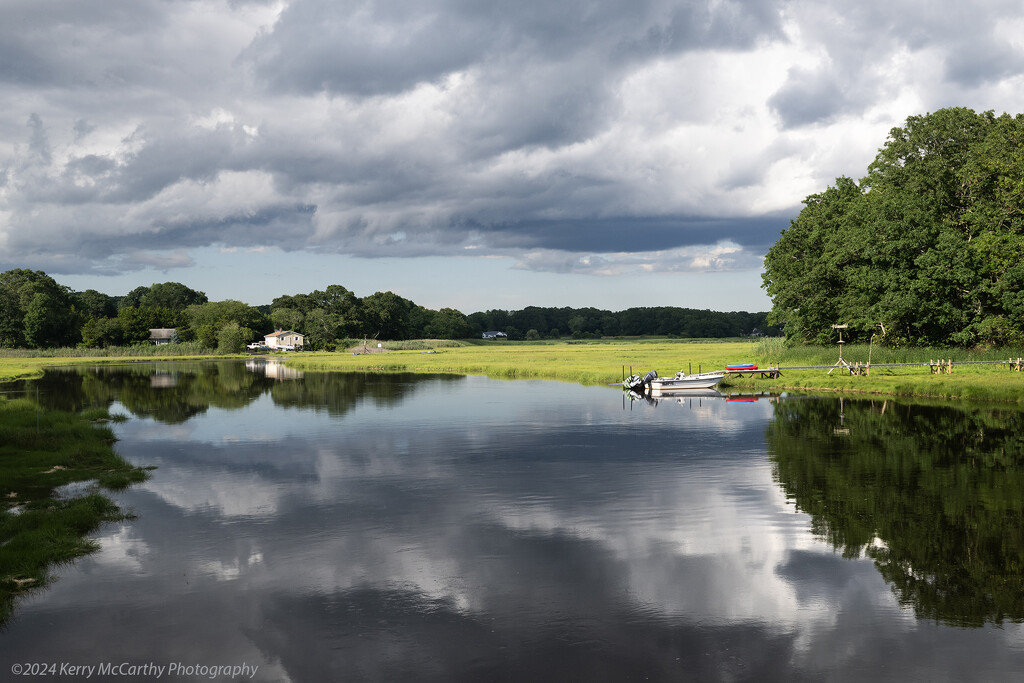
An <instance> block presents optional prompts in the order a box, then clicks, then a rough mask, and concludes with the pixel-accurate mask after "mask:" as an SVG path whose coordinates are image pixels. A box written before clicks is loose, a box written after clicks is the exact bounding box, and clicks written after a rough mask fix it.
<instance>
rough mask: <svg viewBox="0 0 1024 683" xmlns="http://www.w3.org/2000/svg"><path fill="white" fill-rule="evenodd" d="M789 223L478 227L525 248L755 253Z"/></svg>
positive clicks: (605, 221) (633, 220)
mask: <svg viewBox="0 0 1024 683" xmlns="http://www.w3.org/2000/svg"><path fill="white" fill-rule="evenodd" d="M787 225H788V220H787V219H786V217H785V216H761V217H757V218H745V219H739V218H711V217H706V216H656V217H651V216H620V217H615V218H593V219H586V218H573V219H566V220H537V221H521V222H516V223H509V224H502V225H491V226H483V225H480V226H476V227H477V228H478V229H479V230H480V231H482V232H486V233H489V234H493V235H495V239H494V242H495V243H496V244H499V245H501V246H505V247H518V248H522V249H558V250H563V251H568V252H575V251H579V250H580V249H579V247H580V245H582V244H585V245H587V249H588V250H589V251H595V252H638V251H660V250H664V249H673V248H676V247H681V246H693V245H700V244H714V243H716V242H720V241H725V240H729V241H732V242H736V243H738V244H743V245H747V246H750V247H751V248H754V249H760V248H767V247H768V246H771V244H772V242H774V241H775V238H776V237H777V236H778V233H779V231H781V230H782V229H783V228H785V227H786V226H787Z"/></svg>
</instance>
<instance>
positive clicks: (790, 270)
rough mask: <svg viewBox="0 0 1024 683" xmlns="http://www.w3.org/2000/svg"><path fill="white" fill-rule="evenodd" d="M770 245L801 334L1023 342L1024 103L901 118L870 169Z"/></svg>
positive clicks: (792, 324)
mask: <svg viewBox="0 0 1024 683" xmlns="http://www.w3.org/2000/svg"><path fill="white" fill-rule="evenodd" d="M804 205H805V206H804V209H803V210H802V211H801V212H800V214H799V216H797V218H796V219H795V220H794V221H793V222H792V223H791V225H790V226H789V227H788V228H787V229H786V230H785V231H783V233H782V236H781V237H780V238H779V240H778V241H777V242H776V243H775V245H774V246H773V247H772V248H771V249H770V250H769V252H768V254H767V256H766V257H765V275H764V286H765V288H766V289H767V291H768V294H769V296H771V297H772V303H773V308H772V312H771V318H770V319H771V320H772V321H773V322H776V323H783V324H784V325H785V330H786V335H787V337H788V338H789V339H790V340H792V341H795V342H807V343H828V342H833V341H835V338H834V331H833V330H832V329H831V325H833V324H843V323H845V324H849V325H850V333H851V337H852V339H853V340H861V341H867V340H868V338H869V337H870V336H871V335H873V334H874V335H877V337H878V338H882V334H881V333H882V329H883V327H884V330H885V337H884V341H885V343H888V344H890V345H956V346H1003V345H1019V344H1021V343H1022V342H1024V115H1017V116H1016V117H1011V116H1009V115H1007V114H1003V115H1001V116H998V117H997V116H995V115H994V114H993V113H992V112H985V113H982V114H978V113H975V112H974V111H972V110H970V109H964V108H956V109H942V110H939V111H937V112H935V113H932V114H927V115H925V116H912V117H910V118H908V119H907V121H906V125H905V126H903V127H898V128H893V129H892V131H891V132H890V134H889V138H888V140H887V141H886V143H885V146H884V147H882V148H881V149H880V150H879V152H878V155H877V156H876V157H875V160H874V162H872V163H871V165H870V166H869V167H868V175H867V176H866V177H865V178H864V179H862V180H861V181H860V182H859V183H858V182H855V181H853V180H851V179H850V178H845V177H843V178H838V179H837V180H836V183H835V185H834V186H832V187H829V188H828V189H826V190H825V191H824V192H822V193H820V194H815V195H811V196H809V197H808V198H807V199H806V200H805V201H804Z"/></svg>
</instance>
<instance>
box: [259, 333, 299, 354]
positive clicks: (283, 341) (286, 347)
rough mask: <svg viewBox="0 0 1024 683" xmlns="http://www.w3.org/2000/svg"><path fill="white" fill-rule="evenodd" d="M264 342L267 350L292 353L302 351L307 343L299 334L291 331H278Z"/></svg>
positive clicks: (269, 335)
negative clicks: (296, 350)
mask: <svg viewBox="0 0 1024 683" xmlns="http://www.w3.org/2000/svg"><path fill="white" fill-rule="evenodd" d="M263 341H264V343H265V344H266V345H267V348H270V349H281V350H283V351H292V350H295V349H301V348H302V347H303V346H304V345H305V343H306V338H305V337H304V336H303V335H301V334H299V333H298V332H292V331H291V330H277V331H276V332H272V333H271V334H268V335H267V336H266V337H264V338H263Z"/></svg>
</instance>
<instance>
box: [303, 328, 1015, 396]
mask: <svg viewBox="0 0 1024 683" xmlns="http://www.w3.org/2000/svg"><path fill="white" fill-rule="evenodd" d="M781 342H782V340H781V339H778V340H777V339H773V338H769V339H762V340H760V341H754V340H728V341H722V340H666V339H629V340H622V339H603V340H595V341H590V340H587V341H575V340H574V341H540V342H510V341H487V342H469V343H467V344H466V345H464V346H460V347H454V348H441V347H438V348H434V349H432V350H433V351H434V353H428V352H426V350H423V349H419V350H409V351H387V352H385V353H368V354H359V355H355V354H353V353H351V352H347V353H303V354H297V355H294V356H288V357H287V360H286V362H287V364H288V365H289V366H291V367H295V368H298V369H304V370H326V371H343V372H344V371H350V372H367V371H369V372H451V373H458V374H469V375H487V376H489V377H493V378H499V379H553V380H561V381H566V382H577V383H580V384H591V385H594V384H611V383H614V382H618V381H620V380H621V378H622V374H623V372H625V373H627V374H628V373H629V371H630V369H631V368H632V370H633V371H637V372H640V371H643V372H646V371H648V370H657V372H658V374H659V375H666V374H668V375H671V374H674V373H676V372H678V371H679V370H683V371H686V372H697V371H698V370H703V371H708V370H720V369H723V368H724V367H725V366H726V365H727V364H729V363H747V362H750V363H756V364H758V365H761V366H766V365H769V364H781V366H782V368H783V370H784V372H783V377H782V378H781V379H777V380H769V379H761V378H760V376H759V375H758V376H755V377H753V378H751V377H729V378H728V379H727V380H726V381H725V382H723V384H722V389H724V390H743V391H750V390H753V391H789V390H805V391H815V390H817V391H827V392H833V391H842V392H852V393H877V394H892V395H900V396H932V397H939V398H967V399H979V400H994V401H1003V402H1006V401H1009V402H1017V403H1024V373H1017V372H1010V371H1008V370H1007V369H1006V367H1005V366H999V365H994V366H993V365H989V366H972V365H959V366H957V365H956V362H958V361H968V360H992V361H996V360H1007V359H1008V358H1010V357H1011V356H1012V357H1014V358H1016V357H1017V356H1022V357H1024V351H1021V350H1018V351H1014V350H1009V349H1001V350H994V351H984V352H979V351H963V350H959V349H934V348H917V349H914V348H910V349H888V348H885V347H882V346H880V345H872V346H871V348H870V353H871V362H872V364H881V363H927V362H929V360H933V359H939V358H943V359H949V358H952V359H953V361H954V371H953V374H951V375H932V374H930V372H929V370H928V368H927V367H917V368H872V370H871V374H870V376H867V377H862V376H852V377H851V376H850V375H848V374H840V372H839V371H838V370H836V371H835V372H833V373H832V374H831V375H829V374H827V370H826V369H820V370H793V371H787V370H785V368H786V366H801V365H822V366H831V365H833V364H834V363H835V362H836V360H838V356H839V354H838V349H837V347H825V346H819V347H786V346H785V345H784V344H782V343H781ZM868 352H869V348H868V345H849V347H848V348H846V349H844V352H843V355H844V356H845V358H846V359H847V360H848V361H849V362H851V363H854V362H861V363H866V362H867V360H868Z"/></svg>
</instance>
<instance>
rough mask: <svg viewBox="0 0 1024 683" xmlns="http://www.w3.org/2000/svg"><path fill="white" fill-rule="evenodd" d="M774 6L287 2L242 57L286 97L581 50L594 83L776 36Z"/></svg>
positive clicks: (406, 84)
mask: <svg viewBox="0 0 1024 683" xmlns="http://www.w3.org/2000/svg"><path fill="white" fill-rule="evenodd" d="M777 4H778V3H777V2H774V1H772V0H765V1H763V2H745V3H740V2H728V1H727V2H723V3H718V4H715V5H714V6H710V5H709V4H708V3H706V2H701V1H690V2H681V3H680V2H659V1H657V0H644V1H641V2H636V1H635V0H634V1H629V2H627V1H624V0H619V1H613V2H602V3H594V2H589V1H586V0H568V1H566V2H557V3H551V2H546V1H545V0H525V1H523V2H517V3H502V4H493V3H480V2H468V1H465V0H439V1H437V2H430V3H424V2H417V1H416V0H400V1H396V2H389V3H373V2H358V1H353V0H350V1H348V2H343V3H338V2H335V1H334V0H296V1H295V2H293V3H291V4H290V5H289V7H288V8H287V9H286V10H285V11H284V12H283V13H282V15H281V18H280V20H279V21H278V22H277V24H276V25H275V26H274V29H273V31H272V32H270V33H267V34H265V35H263V36H260V37H259V38H257V39H256V40H255V41H254V42H253V45H252V46H251V48H250V50H249V51H248V52H247V53H246V57H247V58H249V59H251V60H252V61H253V62H254V63H255V64H256V68H257V73H258V74H259V75H260V76H261V77H262V78H264V79H265V81H266V82H267V83H268V84H269V85H270V86H271V87H272V88H273V89H275V90H282V91H287V92H304V93H310V92H318V91H321V90H323V91H327V92H334V93H351V94H356V95H361V96H366V95H377V94H388V93H396V92H400V91H402V90H406V89H408V88H410V87H412V86H414V85H416V84H417V83H420V82H429V81H436V80H438V79H441V78H443V77H444V76H445V75H447V74H449V73H451V72H453V71H459V70H462V69H467V68H471V67H475V68H480V69H483V70H486V71H488V72H490V73H492V74H498V75H499V76H501V75H502V74H503V72H505V71H506V70H509V71H512V72H513V73H514V72H516V71H518V69H519V68H520V67H527V68H528V67H529V65H545V64H552V63H554V64H557V63H565V62H572V61H573V60H575V59H577V58H578V57H579V55H580V54H589V55H590V56H591V57H592V59H591V60H590V67H591V69H592V70H593V74H592V75H593V76H595V78H596V80H601V79H602V76H601V75H600V72H601V71H602V70H603V69H606V68H608V67H609V66H611V67H612V68H615V69H618V68H622V66H624V64H628V63H629V62H630V61H636V60H639V59H643V58H648V57H650V56H652V55H661V54H666V53H672V52H679V51H684V50H695V49H699V48H706V47H713V48H715V49H746V48H749V47H750V46H751V45H752V44H753V43H754V42H755V41H756V40H757V39H759V38H760V37H763V36H766V35H771V34H773V33H775V32H777V31H778V25H779V16H778V11H777Z"/></svg>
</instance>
